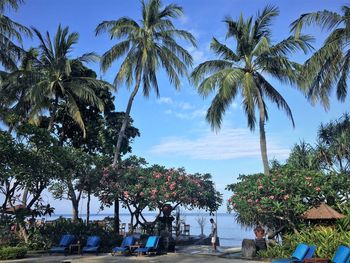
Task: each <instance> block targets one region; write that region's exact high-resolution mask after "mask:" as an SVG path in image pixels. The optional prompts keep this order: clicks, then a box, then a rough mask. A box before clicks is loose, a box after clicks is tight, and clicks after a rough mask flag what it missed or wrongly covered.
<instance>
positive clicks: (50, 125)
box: [47, 95, 58, 132]
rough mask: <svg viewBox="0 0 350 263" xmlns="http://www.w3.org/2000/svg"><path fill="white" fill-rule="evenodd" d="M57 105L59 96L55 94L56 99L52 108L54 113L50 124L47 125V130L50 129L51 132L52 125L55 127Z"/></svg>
mask: <svg viewBox="0 0 350 263" xmlns="http://www.w3.org/2000/svg"><path fill="white" fill-rule="evenodd" d="M57 107H58V96H57V95H55V101H54V104H53V108H52V115H51V117H50V122H49V126H48V127H47V131H49V132H51V130H52V127H53V123H54V121H55V118H56V111H57Z"/></svg>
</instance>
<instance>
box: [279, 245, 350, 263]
mask: <svg viewBox="0 0 350 263" xmlns="http://www.w3.org/2000/svg"><path fill="white" fill-rule="evenodd" d="M316 249H317V247H316V246H308V245H306V244H299V245H298V246H297V247H296V249H295V251H294V253H293V254H292V257H291V258H281V259H275V260H273V261H272V263H302V262H304V263H320V262H332V263H350V247H346V246H343V245H341V246H339V247H338V249H337V251H336V252H335V254H334V256H333V258H332V260H330V261H329V260H327V259H317V258H313V255H314V253H315V251H316Z"/></svg>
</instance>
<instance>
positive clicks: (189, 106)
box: [178, 102, 195, 110]
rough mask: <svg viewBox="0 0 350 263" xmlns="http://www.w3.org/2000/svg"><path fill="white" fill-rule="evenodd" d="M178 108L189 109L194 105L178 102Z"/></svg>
mask: <svg viewBox="0 0 350 263" xmlns="http://www.w3.org/2000/svg"><path fill="white" fill-rule="evenodd" d="M178 106H179V108H180V109H182V110H191V109H194V108H195V107H194V106H193V105H192V104H190V103H188V102H180V103H179V104H178Z"/></svg>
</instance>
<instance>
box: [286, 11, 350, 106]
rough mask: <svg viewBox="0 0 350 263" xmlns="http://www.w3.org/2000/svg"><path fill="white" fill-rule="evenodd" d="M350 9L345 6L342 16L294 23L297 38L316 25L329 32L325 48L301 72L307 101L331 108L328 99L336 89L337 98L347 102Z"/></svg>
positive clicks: (321, 14) (318, 15)
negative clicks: (302, 32) (304, 28)
mask: <svg viewBox="0 0 350 263" xmlns="http://www.w3.org/2000/svg"><path fill="white" fill-rule="evenodd" d="M349 14H350V7H349V4H346V5H344V6H342V8H341V12H339V13H337V12H332V11H329V10H323V11H317V12H312V13H306V14H302V15H301V16H300V17H299V18H298V19H297V20H296V21H294V22H293V23H292V25H291V26H292V30H293V31H294V32H295V36H296V37H299V35H300V32H301V30H302V28H303V27H304V26H305V25H306V26H308V25H311V24H315V25H318V26H320V27H321V28H322V29H324V30H328V31H330V33H329V35H328V37H327V38H326V40H325V41H324V43H323V46H322V47H321V48H320V49H319V50H318V51H317V52H315V53H314V54H313V55H312V56H311V58H309V59H308V60H307V61H305V63H304V69H303V71H302V80H303V82H304V83H303V85H304V87H305V88H306V92H307V96H308V98H309V99H310V100H311V101H312V102H313V103H315V102H317V101H320V103H321V104H322V105H323V106H324V107H325V108H326V109H328V108H329V95H330V92H331V91H332V89H333V88H335V89H336V93H337V98H338V100H340V101H342V102H343V101H344V100H345V98H346V95H347V90H348V85H347V81H348V76H349V71H350V49H349V44H350V41H349V36H350V33H349V32H350V26H349V25H350V24H349V21H350V18H349Z"/></svg>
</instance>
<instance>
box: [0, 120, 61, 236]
mask: <svg viewBox="0 0 350 263" xmlns="http://www.w3.org/2000/svg"><path fill="white" fill-rule="evenodd" d="M17 138H18V139H17V140H15V139H13V138H12V136H11V135H10V133H7V132H3V131H1V132H0V146H1V147H0V149H1V151H0V155H1V156H0V159H1V163H0V175H1V176H0V192H1V193H2V194H3V195H4V199H3V200H4V202H3V204H2V206H1V207H2V211H3V212H4V211H5V210H6V208H9V207H10V208H12V209H13V210H14V213H15V216H16V220H17V222H18V224H19V227H20V233H21V235H22V238H24V240H25V242H27V241H28V232H27V229H26V227H25V224H24V216H28V215H34V214H36V215H38V214H42V213H45V212H50V211H49V210H51V211H52V209H51V208H50V206H48V205H46V206H45V205H43V201H42V199H41V194H42V192H43V191H44V190H45V189H46V188H47V187H48V186H49V185H50V184H51V182H52V180H54V179H55V178H57V177H58V176H59V175H60V174H61V172H62V167H61V165H60V164H59V159H60V156H59V154H58V153H59V149H60V147H58V144H57V141H55V140H54V139H53V138H52V137H51V136H50V135H49V133H48V132H47V131H46V130H43V129H40V128H37V127H35V126H29V125H26V126H22V127H21V128H20V129H19V130H18V132H17ZM23 189H26V190H25V191H23ZM16 203H17V204H19V203H20V204H22V205H23V208H24V209H22V210H20V211H17V210H16V209H15V205H16ZM45 210H46V211H45Z"/></svg>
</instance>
